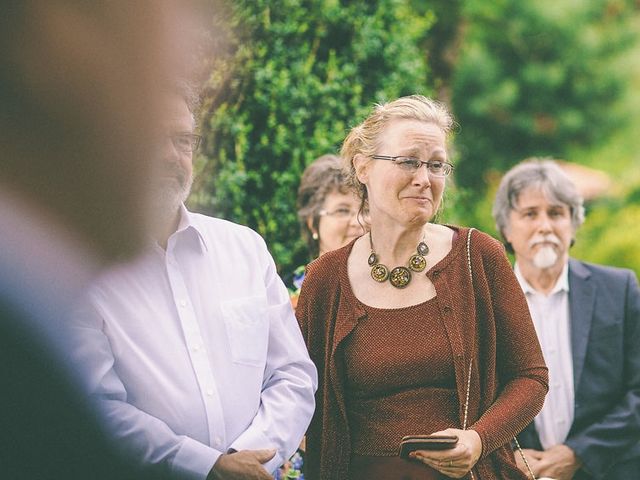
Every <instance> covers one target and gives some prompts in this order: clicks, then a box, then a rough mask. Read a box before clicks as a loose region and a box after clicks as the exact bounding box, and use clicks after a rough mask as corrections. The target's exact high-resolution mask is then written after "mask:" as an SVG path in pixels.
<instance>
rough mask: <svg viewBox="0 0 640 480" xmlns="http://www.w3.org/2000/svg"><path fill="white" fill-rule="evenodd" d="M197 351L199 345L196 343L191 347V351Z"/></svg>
mask: <svg viewBox="0 0 640 480" xmlns="http://www.w3.org/2000/svg"><path fill="white" fill-rule="evenodd" d="M198 350H200V345H198V344H197V343H196V344H195V345H194V346H193V351H194V352H197V351H198Z"/></svg>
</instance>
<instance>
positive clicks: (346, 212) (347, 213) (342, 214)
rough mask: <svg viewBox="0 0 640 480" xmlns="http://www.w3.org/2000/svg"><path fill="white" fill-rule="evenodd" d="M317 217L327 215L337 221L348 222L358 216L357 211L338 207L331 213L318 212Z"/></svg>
mask: <svg viewBox="0 0 640 480" xmlns="http://www.w3.org/2000/svg"><path fill="white" fill-rule="evenodd" d="M318 215H320V216H321V217H323V216H325V215H328V216H330V217H333V218H335V219H338V220H349V219H351V218H353V217H355V216H356V215H358V211H357V210H351V209H350V208H347V207H338V208H336V209H335V210H333V211H331V212H330V211H328V210H320V211H319V212H318Z"/></svg>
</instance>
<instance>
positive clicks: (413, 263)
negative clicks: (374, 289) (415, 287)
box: [367, 231, 429, 288]
mask: <svg viewBox="0 0 640 480" xmlns="http://www.w3.org/2000/svg"><path fill="white" fill-rule="evenodd" d="M369 245H370V246H371V254H370V255H369V258H368V259H367V263H368V264H369V266H370V267H371V278H373V279H374V280H375V281H376V282H379V283H382V282H385V281H386V280H387V279H388V280H389V283H391V285H392V286H394V287H395V288H405V287H407V285H409V283H410V282H411V278H412V276H411V271H412V270H413V271H414V272H422V271H423V270H424V269H425V268H427V260H426V259H425V258H424V256H425V255H427V254H428V253H429V247H428V246H427V244H426V243H425V242H424V240H423V241H421V242H420V243H418V246H417V247H416V253H414V254H413V255H411V257H410V258H409V268H407V267H404V266H397V267H395V268H393V269H392V270H391V272H389V269H388V268H387V266H386V265H383V264H382V263H379V257H378V254H377V253H376V252H375V251H374V250H373V240H372V239H371V231H369Z"/></svg>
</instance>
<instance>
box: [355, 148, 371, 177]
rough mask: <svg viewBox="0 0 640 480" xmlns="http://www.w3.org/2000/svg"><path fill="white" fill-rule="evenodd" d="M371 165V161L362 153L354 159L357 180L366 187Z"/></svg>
mask: <svg viewBox="0 0 640 480" xmlns="http://www.w3.org/2000/svg"><path fill="white" fill-rule="evenodd" d="M370 163H371V160H370V159H369V158H367V157H365V156H364V155H363V154H361V153H358V154H357V155H356V156H355V157H353V168H354V169H355V171H356V178H357V179H358V181H359V182H360V183H362V184H363V185H366V184H367V182H368V180H369V165H370Z"/></svg>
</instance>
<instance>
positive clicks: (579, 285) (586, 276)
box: [569, 259, 595, 395]
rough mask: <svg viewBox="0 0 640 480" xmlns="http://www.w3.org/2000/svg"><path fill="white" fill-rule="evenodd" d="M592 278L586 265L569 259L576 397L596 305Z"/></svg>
mask: <svg viewBox="0 0 640 480" xmlns="http://www.w3.org/2000/svg"><path fill="white" fill-rule="evenodd" d="M590 277H591V273H590V272H589V270H587V268H585V267H584V265H582V264H581V263H580V262H578V261H577V260H573V259H569V310H570V314H571V347H572V356H573V384H574V392H576V395H577V392H578V385H579V384H580V376H581V375H582V368H583V367H584V358H585V355H586V354H587V344H588V340H589V332H590V331H591V321H592V319H593V308H594V303H595V294H594V293H595V286H594V285H593V282H592V281H591V279H590Z"/></svg>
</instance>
